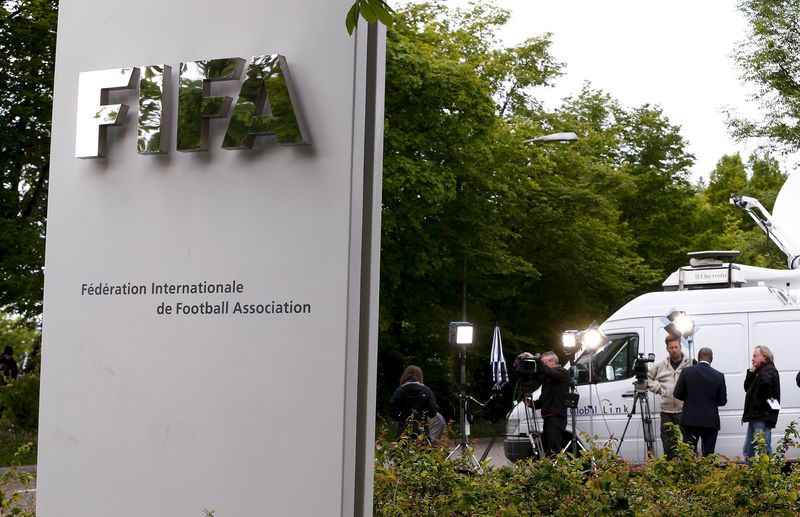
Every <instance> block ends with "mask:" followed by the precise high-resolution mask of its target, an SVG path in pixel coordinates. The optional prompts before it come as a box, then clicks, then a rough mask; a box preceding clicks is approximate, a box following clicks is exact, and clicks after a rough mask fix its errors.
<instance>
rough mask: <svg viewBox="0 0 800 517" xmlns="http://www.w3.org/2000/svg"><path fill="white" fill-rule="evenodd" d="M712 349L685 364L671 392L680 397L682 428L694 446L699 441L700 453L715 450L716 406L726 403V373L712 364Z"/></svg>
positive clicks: (717, 425) (687, 441) (687, 440)
mask: <svg viewBox="0 0 800 517" xmlns="http://www.w3.org/2000/svg"><path fill="white" fill-rule="evenodd" d="M713 360H714V353H713V352H712V351H711V349H710V348H705V347H704V348H701V349H700V351H699V352H697V361H698V362H697V364H696V365H694V366H689V367H687V368H684V369H683V371H682V372H681V374H680V376H679V377H678V382H677V384H675V391H674V392H673V393H674V395H675V398H676V399H679V400H682V401H683V414H682V420H681V431H682V432H683V439H684V441H685V442H686V443H689V444H691V445H692V447H693V448H694V449H695V450H696V449H697V442H698V441H699V442H701V444H702V453H703V456H708V455H709V454H714V447H715V446H716V444H717V433H718V432H719V407H720V406H724V405H725V404H727V403H728V392H727V388H726V386H725V376H724V375H723V374H722V372H719V371H717V370H715V369H714V368H712V367H711V361H713Z"/></svg>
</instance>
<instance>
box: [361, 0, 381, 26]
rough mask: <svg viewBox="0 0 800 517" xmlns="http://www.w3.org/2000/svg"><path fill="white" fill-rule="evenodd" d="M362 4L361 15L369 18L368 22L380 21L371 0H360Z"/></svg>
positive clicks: (366, 18)
mask: <svg viewBox="0 0 800 517" xmlns="http://www.w3.org/2000/svg"><path fill="white" fill-rule="evenodd" d="M359 5H360V6H361V17H362V18H364V19H365V20H367V23H375V22H376V21H378V15H377V14H376V13H375V10H374V9H373V8H372V5H371V4H370V3H369V0H359Z"/></svg>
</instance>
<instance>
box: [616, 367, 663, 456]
mask: <svg viewBox="0 0 800 517" xmlns="http://www.w3.org/2000/svg"><path fill="white" fill-rule="evenodd" d="M633 390H634V397H635V399H634V401H633V405H632V406H631V410H630V411H629V412H628V421H627V422H626V423H625V429H624V430H623V431H622V437H620V439H619V445H617V454H619V450H620V449H621V448H622V442H624V441H625V433H626V432H628V426H629V425H630V423H631V418H633V415H634V413H636V404H637V402H638V404H639V415H640V416H641V418H642V435H643V436H644V443H645V444H646V446H647V452H649V453H650V454H652V455H655V453H656V449H655V438H654V436H653V416H652V415H651V413H650V401H649V400H648V399H647V386H646V385H645V381H644V380H638V379H637V380H636V381H635V382H634V383H633Z"/></svg>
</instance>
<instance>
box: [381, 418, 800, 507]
mask: <svg viewBox="0 0 800 517" xmlns="http://www.w3.org/2000/svg"><path fill="white" fill-rule="evenodd" d="M760 440H761V443H760V445H759V448H758V450H759V451H760V452H759V454H757V455H756V456H755V457H754V458H753V461H752V462H751V464H750V465H746V464H744V463H741V462H735V461H730V460H729V459H727V458H724V457H722V456H719V455H713V456H709V457H706V458H701V457H698V456H697V455H695V453H694V451H692V450H691V449H690V448H689V447H688V446H687V445H686V444H683V443H680V442H679V444H678V446H677V454H676V458H674V459H673V460H668V459H667V458H666V457H665V456H662V457H659V458H652V459H650V460H649V461H647V462H646V463H644V464H632V463H629V462H627V461H624V460H622V459H621V458H619V457H618V456H617V455H616V454H615V453H614V452H613V450H612V449H611V448H610V447H598V446H594V447H592V448H590V450H588V451H585V452H582V453H581V455H580V456H579V457H578V458H572V457H571V456H566V455H565V456H559V457H557V458H555V459H553V460H544V461H533V460H529V461H526V462H522V463H519V464H517V465H514V466H504V467H491V466H489V465H488V464H484V465H483V466H482V467H483V469H482V470H483V474H482V475H480V474H478V473H476V472H475V471H474V470H473V469H470V468H469V465H468V463H467V462H466V461H465V459H463V458H457V459H456V460H455V461H448V460H446V457H447V454H448V452H449V447H448V446H447V445H446V444H441V445H438V446H430V445H428V444H427V442H425V440H424V439H421V440H414V439H408V438H405V437H404V438H401V439H400V441H398V442H389V441H387V440H386V438H385V434H384V436H383V437H382V438H381V439H380V440H379V441H378V443H377V446H376V452H375V485H374V487H375V488H374V513H375V515H385V516H405V515H413V516H428V515H429V516H437V517H438V516H489V515H491V516H528V515H564V516H572V515H648V516H651V515H652V516H683V515H691V514H694V515H798V514H800V501H799V497H800V466H798V465H794V466H792V467H791V468H789V469H787V468H786V461H785V453H786V451H787V450H788V447H790V446H792V445H794V446H796V445H797V443H798V433H797V431H796V430H795V427H794V426H791V427H790V428H789V430H788V431H787V434H786V436H785V437H784V439H783V440H782V442H781V445H780V446H778V447H777V448H776V454H774V455H768V454H765V453H764V450H765V443H764V441H763V437H760Z"/></svg>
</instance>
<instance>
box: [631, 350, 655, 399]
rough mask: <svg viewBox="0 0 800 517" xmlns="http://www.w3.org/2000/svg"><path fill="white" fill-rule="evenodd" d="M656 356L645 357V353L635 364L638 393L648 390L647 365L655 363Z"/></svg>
mask: <svg viewBox="0 0 800 517" xmlns="http://www.w3.org/2000/svg"><path fill="white" fill-rule="evenodd" d="M655 360H656V354H648V355H647V357H645V356H644V353H643V352H640V353H639V357H637V358H636V360H635V361H634V362H633V375H634V376H635V377H636V382H634V387H635V388H636V391H646V390H647V363H652V362H655Z"/></svg>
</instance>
